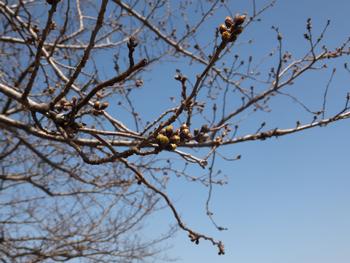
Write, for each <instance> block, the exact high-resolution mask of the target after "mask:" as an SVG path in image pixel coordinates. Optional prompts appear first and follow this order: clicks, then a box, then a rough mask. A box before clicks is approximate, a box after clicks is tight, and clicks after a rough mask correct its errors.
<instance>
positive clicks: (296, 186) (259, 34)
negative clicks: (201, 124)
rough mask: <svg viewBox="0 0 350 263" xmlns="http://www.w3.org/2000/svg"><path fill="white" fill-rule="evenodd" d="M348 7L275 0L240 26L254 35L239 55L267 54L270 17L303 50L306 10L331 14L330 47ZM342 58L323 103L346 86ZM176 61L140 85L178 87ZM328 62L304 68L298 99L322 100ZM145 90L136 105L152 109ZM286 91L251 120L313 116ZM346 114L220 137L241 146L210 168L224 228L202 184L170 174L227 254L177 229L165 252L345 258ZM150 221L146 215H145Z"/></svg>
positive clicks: (265, 261)
mask: <svg viewBox="0 0 350 263" xmlns="http://www.w3.org/2000/svg"><path fill="white" fill-rule="evenodd" d="M229 2H230V4H231V6H237V7H235V8H232V9H233V10H236V11H237V12H245V11H248V12H249V11H250V10H251V5H250V1H229ZM247 2H248V3H247ZM257 3H258V4H259V3H261V1H257ZM349 10H350V2H349V1H345V0H335V1H324V0H321V1H317V0H308V1H286V0H285V1H278V2H277V4H276V6H275V7H274V8H273V9H270V10H269V11H267V12H266V13H265V14H264V15H263V16H262V22H261V23H259V24H256V25H254V26H252V27H250V28H249V29H248V30H247V32H244V33H243V35H242V38H241V41H242V42H244V41H247V40H248V39H254V41H255V42H254V45H253V47H250V46H242V47H240V46H238V50H240V52H241V54H242V56H244V55H248V54H253V55H254V56H258V57H259V55H260V56H262V55H264V54H266V53H267V52H268V50H270V49H272V47H273V46H272V45H271V43H274V41H275V36H274V32H273V31H272V30H271V26H272V25H277V26H278V27H279V28H280V31H281V32H282V35H283V36H284V41H285V43H284V47H285V50H288V51H291V52H293V54H296V55H300V54H303V52H304V51H305V50H306V48H307V43H306V42H305V40H304V39H303V34H304V32H305V22H306V20H307V18H308V17H311V18H312V19H313V27H314V30H315V31H316V32H320V30H321V29H322V27H323V26H324V25H325V23H326V21H327V19H331V25H330V28H329V30H328V33H327V35H326V43H327V44H329V46H330V47H335V46H336V44H337V43H341V41H344V40H345V39H346V38H347V37H348V36H350V29H349V25H350V17H349V14H348V12H349ZM226 15H227V13H225V11H222V13H220V14H218V16H215V17H214V18H213V19H212V21H213V23H214V24H213V25H212V27H213V30H214V28H215V26H216V25H217V24H220V23H221V21H220V16H222V17H223V18H224V17H225V16H226ZM215 23H216V24H215ZM348 60H349V59H348V58H345V60H341V61H338V62H337V63H338V64H337V65H338V66H339V71H337V76H336V79H335V81H334V82H333V84H332V88H331V91H330V94H329V96H330V97H329V98H330V99H329V107H330V108H329V109H330V112H332V110H333V111H334V110H336V109H337V107H338V109H339V108H340V107H341V106H342V105H343V101H344V100H343V98H344V94H346V92H347V91H350V89H349V80H350V75H349V74H347V73H346V72H345V71H344V70H342V63H343V62H344V61H348ZM334 65H336V64H334ZM177 66H178V65H176V66H174V65H170V66H162V69H161V74H159V76H156V77H155V78H152V80H157V79H158V81H159V85H155V84H154V82H153V85H151V84H150V85H149V86H147V85H148V84H147V81H146V84H145V88H149V89H150V90H149V92H150V93H152V94H157V95H156V96H159V98H158V97H157V98H153V101H157V100H158V99H159V100H161V99H165V97H166V96H168V92H167V91H169V90H167V89H171V87H172V85H173V86H174V87H175V88H176V83H171V82H170V83H169V79H170V77H171V76H173V74H174V68H175V67H177ZM331 68H332V65H331V66H330V70H331ZM182 69H184V70H185V73H186V75H189V76H191V75H192V76H194V75H195V74H196V73H197V72H195V71H194V70H193V71H192V72H191V68H190V67H186V66H185V65H183V68H182ZM330 72H331V71H325V72H323V73H318V72H315V73H311V74H310V75H308V76H307V77H305V78H303V79H302V80H301V81H300V82H297V83H296V84H295V87H294V88H293V89H295V90H296V91H295V92H296V94H298V95H299V96H300V97H301V98H302V99H303V101H305V102H307V103H308V104H309V105H311V106H313V107H314V108H317V107H319V106H320V103H321V102H322V100H321V95H322V94H323V93H322V92H321V93H320V90H324V88H325V84H326V82H327V80H328V79H329V76H330ZM146 79H147V77H146ZM150 83H152V82H150ZM156 83H157V82H156ZM164 89H165V90H167V91H164ZM142 99H143V103H141V104H139V106H140V108H143V107H144V108H145V111H144V114H151V115H152V112H153V108H154V112H157V110H156V109H157V107H159V105H157V104H155V103H153V104H152V103H151V102H150V101H148V100H144V98H142ZM286 101H287V99H285V98H276V99H275V100H273V101H272V102H271V108H272V110H273V111H272V113H271V114H257V115H256V116H255V117H254V121H259V118H261V120H265V119H267V120H268V123H269V124H270V123H271V127H274V125H279V126H278V127H280V128H287V127H290V126H291V125H293V124H294V123H295V121H296V120H298V119H299V118H300V119H303V120H304V121H305V120H309V119H310V116H309V115H305V114H304V113H303V112H302V111H299V110H298V109H297V110H296V109H295V108H296V106H295V104H293V103H290V102H289V104H287V103H286ZM146 109H147V110H146ZM158 110H159V108H158ZM308 118H309V119H308ZM349 124H350V123H349V121H348V120H345V121H342V122H338V123H336V124H331V125H329V126H327V127H324V128H316V129H313V130H309V131H305V132H302V133H298V134H294V135H290V136H285V137H281V138H277V139H275V138H273V139H270V140H266V141H256V142H248V143H242V144H238V145H232V146H229V147H226V148H225V149H224V150H223V151H224V152H225V153H228V154H231V155H232V156H234V155H237V154H242V160H240V161H236V162H224V161H219V162H218V163H217V168H220V169H221V170H222V171H223V173H224V174H226V175H227V176H228V178H229V184H228V185H226V186H223V187H216V186H215V187H214V197H213V200H212V204H211V206H212V209H213V211H214V213H215V219H216V221H217V222H218V223H219V224H220V225H223V226H225V227H227V228H228V230H227V231H223V232H218V231H216V230H215V228H214V227H213V225H212V224H211V223H210V221H209V219H208V218H207V217H206V215H205V210H204V205H205V201H206V197H207V191H208V190H207V189H206V188H204V187H201V186H199V185H196V184H191V183H188V182H185V181H181V180H175V181H173V182H172V183H171V184H170V189H169V193H170V196H171V197H172V198H173V200H175V204H176V205H177V207H178V209H179V211H180V214H181V215H182V217H183V219H184V220H185V222H186V223H187V224H188V225H189V226H190V227H193V228H194V229H195V230H198V231H200V232H203V233H205V234H209V235H212V236H214V237H215V238H217V239H220V240H222V241H223V242H224V243H225V247H226V255H225V256H218V255H217V250H216V248H214V247H212V246H211V245H210V244H209V243H207V242H204V241H202V242H200V244H199V245H198V246H196V245H194V244H193V243H191V242H190V241H189V240H188V238H187V236H186V234H185V233H183V232H181V231H179V232H178V234H177V236H176V238H174V239H173V240H172V244H173V248H172V249H170V250H169V251H168V252H167V254H168V255H169V256H170V257H176V258H178V259H179V262H186V263H187V262H201V263H211V262H219V263H223V262H225V263H226V262H227V263H228V262H230V263H231V262H239V263H281V262H283V263H296V262H297V263H312V262H317V263H329V262H337V263H347V262H350V249H349V248H350V191H349V189H350V176H349V166H348V163H349V160H348V153H349V149H350V141H349V132H350V128H349V127H350V126H349ZM249 125H250V124H249V122H248V124H247V126H246V127H245V129H246V130H247V131H249V130H251V129H252V127H255V126H249ZM251 125H253V124H251ZM154 220H157V223H156V224H157V225H160V224H161V223H164V225H166V224H168V223H169V222H170V223H172V222H173V221H172V220H173V219H172V215H171V213H170V211H169V210H167V209H165V210H164V211H162V212H161V214H160V215H158V216H157V217H155V219H154ZM153 223H154V222H148V225H152V224H153ZM151 227H152V226H151Z"/></svg>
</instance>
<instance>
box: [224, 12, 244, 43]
mask: <svg viewBox="0 0 350 263" xmlns="http://www.w3.org/2000/svg"><path fill="white" fill-rule="evenodd" d="M245 19H246V16H245V15H240V14H237V15H236V16H235V17H234V18H232V17H230V16H227V17H226V18H225V24H221V25H220V26H219V31H220V34H221V38H222V40H223V41H226V42H234V41H236V39H237V37H238V35H239V34H241V33H242V31H243V27H242V24H243V23H244V21H245Z"/></svg>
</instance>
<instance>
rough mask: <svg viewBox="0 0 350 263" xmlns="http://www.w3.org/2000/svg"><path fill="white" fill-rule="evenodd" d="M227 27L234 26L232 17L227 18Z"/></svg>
mask: <svg viewBox="0 0 350 263" xmlns="http://www.w3.org/2000/svg"><path fill="white" fill-rule="evenodd" d="M225 25H226V26H227V27H228V28H230V27H231V26H232V25H233V19H232V17H230V16H227V17H226V18H225Z"/></svg>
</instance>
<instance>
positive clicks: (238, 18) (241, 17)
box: [233, 14, 247, 26]
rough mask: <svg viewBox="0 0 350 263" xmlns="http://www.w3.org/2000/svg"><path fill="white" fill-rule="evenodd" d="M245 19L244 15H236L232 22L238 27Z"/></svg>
mask: <svg viewBox="0 0 350 263" xmlns="http://www.w3.org/2000/svg"><path fill="white" fill-rule="evenodd" d="M246 17H247V16H246V15H239V14H237V15H236V16H235V18H234V20H233V21H234V23H235V25H236V26H239V25H242V24H243V23H244V21H245V19H246Z"/></svg>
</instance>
